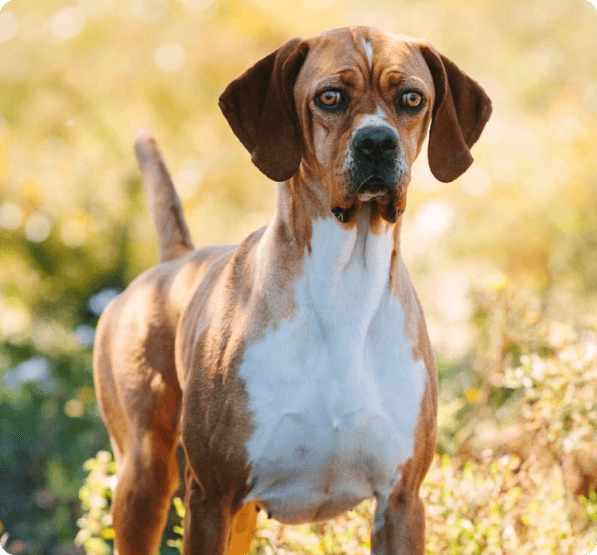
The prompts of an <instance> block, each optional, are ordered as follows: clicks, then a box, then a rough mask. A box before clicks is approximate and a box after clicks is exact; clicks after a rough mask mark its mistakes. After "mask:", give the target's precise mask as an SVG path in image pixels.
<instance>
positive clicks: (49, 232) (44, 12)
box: [0, 0, 597, 555]
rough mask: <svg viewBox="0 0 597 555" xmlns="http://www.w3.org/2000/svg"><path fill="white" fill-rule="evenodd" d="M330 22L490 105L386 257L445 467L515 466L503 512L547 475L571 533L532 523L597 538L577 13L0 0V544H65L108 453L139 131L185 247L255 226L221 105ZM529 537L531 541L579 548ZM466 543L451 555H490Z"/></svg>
mask: <svg viewBox="0 0 597 555" xmlns="http://www.w3.org/2000/svg"><path fill="white" fill-rule="evenodd" d="M345 25H371V26H375V27H380V28H382V29H385V30H388V31H392V32H398V33H404V34H407V35H411V36H414V37H418V38H426V39H428V40H429V41H430V42H431V43H432V44H433V45H434V46H435V47H436V48H437V49H438V50H440V51H441V52H442V53H443V54H445V55H446V56H448V57H449V58H451V59H452V60H454V61H455V62H456V63H457V64H458V65H459V66H460V67H461V68H462V69H463V70H465V71H466V72H467V73H469V74H470V75H471V76H473V77H474V78H475V79H476V80H477V81H479V82H480V83H481V84H482V85H483V87H484V88H485V89H486V91H487V92H488V94H489V96H490V97H491V98H492V100H493V105H494V114H493V116H492V119H491V120H490V122H489V124H488V125H487V128H486V131H485V132H484V133H483V135H482V136H481V138H480V140H479V142H478V143H477V145H475V147H474V148H473V155H474V157H475V164H474V165H473V166H472V168H471V169H470V170H469V171H468V172H467V173H465V174H464V175H463V176H462V177H461V178H460V179H458V180H457V181H455V182H453V183H449V184H442V183H439V182H438V181H436V180H435V179H434V178H433V177H432V175H431V173H430V171H429V169H428V166H427V162H426V154H422V155H421V157H420V159H419V161H418V162H417V164H416V165H415V169H414V173H413V179H412V183H411V185H410V187H409V200H408V208H407V211H406V214H405V216H404V220H405V222H404V225H403V233H402V245H403V251H404V254H405V257H406V261H407V266H408V267H409V269H410V273H411V278H412V280H413V282H414V284H415V286H416V287H417V290H418V292H419V295H420V297H421V299H422V303H423V305H424V307H425V311H426V316H427V321H428V325H429V329H430V334H431V337H432V343H433V345H434V348H435V349H436V360H437V365H438V370H439V374H440V382H441V399H440V400H441V403H442V413H441V415H440V417H441V420H440V424H441V428H440V438H439V440H440V441H439V446H438V452H439V453H440V454H442V455H445V456H446V457H449V460H450V461H451V463H450V464H452V467H451V468H453V469H454V472H456V471H457V469H458V468H461V469H462V468H464V467H463V466H462V465H464V464H467V463H468V462H470V461H476V464H479V465H483V464H485V463H484V462H483V461H486V460H488V459H492V458H495V457H494V456H493V455H495V456H497V455H498V454H500V456H503V454H504V453H506V454H509V455H512V456H516V457H518V459H516V460H518V461H519V465H520V466H517V467H516V468H515V470H514V471H513V472H514V474H513V475H516V476H520V475H521V472H522V470H521V469H523V470H524V471H525V472H526V473H527V474H525V476H528V477H529V482H528V484H527V485H524V484H523V485H520V488H522V490H521V491H523V492H525V493H524V494H523V493H521V494H520V498H521V499H523V501H521V503H522V505H521V506H520V507H519V509H520V513H521V514H522V513H524V512H525V510H526V509H528V508H529V507H530V506H532V501H530V499H532V498H534V499H537V491H539V490H537V488H539V487H543V485H544V484H545V483H547V482H549V481H551V482H550V483H556V482H557V480H559V481H560V482H561V484H562V486H561V488H560V489H558V490H557V492H555V493H554V494H553V498H552V497H549V495H551V493H549V495H548V493H545V492H544V494H545V495H547V497H545V495H544V497H540V499H542V500H543V501H542V506H543V507H547V506H549V503H551V502H552V501H553V503H554V507H555V508H554V509H553V511H554V513H553V514H554V515H556V513H557V515H564V516H557V517H556V516H553V515H552V516H553V518H554V519H556V518H557V519H560V518H564V520H566V522H568V525H567V526H568V527H567V528H566V526H564V528H565V530H564V532H562V530H561V528H562V526H563V525H562V523H561V522H560V520H553V522H552V521H549V518H551V517H548V516H545V515H544V517H542V518H544V521H543V522H544V523H545V522H547V521H549V522H552V523H553V527H554V530H555V529H556V528H557V529H558V530H559V531H558V532H557V535H558V538H559V539H557V542H562V541H563V540H562V537H563V536H562V534H564V536H566V534H567V536H566V537H570V538H572V536H574V537H575V538H577V539H578V538H587V541H589V539H592V538H594V537H595V533H594V526H595V522H596V521H597V509H595V511H594V512H593V513H591V510H592V509H588V508H587V505H586V504H585V505H582V503H581V505H582V507H584V509H582V510H581V509H579V508H578V507H579V506H581V505H579V504H578V503H580V501H578V500H579V499H584V500H585V501H586V500H587V499H589V500H590V497H591V491H594V485H595V482H596V480H595V477H596V476H597V441H596V439H595V437H596V436H597V408H596V406H595V403H596V402H597V386H596V385H595V384H597V370H596V368H597V362H596V361H597V358H596V350H597V349H596V347H595V344H596V341H595V338H596V334H595V330H596V329H597V310H596V309H597V303H596V302H595V289H596V286H597V208H596V207H597V11H596V10H595V8H594V7H593V6H592V5H591V4H589V3H588V2H586V1H585V0H528V1H525V2H520V1H517V0H467V2H466V3H465V2H457V1H452V0H424V1H417V0H392V1H389V0H387V1H386V0H373V1H368V2H367V3H363V2H362V1H357V0H342V1H341V2H340V1H339V0H288V1H285V2H275V1H274V0H252V1H250V0H123V1H120V2H116V1H115V0H48V1H46V2H43V3H40V2H38V1H37V0H12V1H10V2H9V3H7V4H6V5H5V6H4V7H3V8H2V9H1V11H0V292H1V296H0V535H2V533H3V532H4V533H5V534H6V533H7V534H8V536H6V535H4V545H5V548H6V549H8V550H9V551H10V553H13V554H14V555H18V554H19V553H32V554H38V553H48V554H67V553H75V552H77V549H78V550H79V551H78V552H81V551H80V550H81V548H75V547H74V546H73V540H74V537H75V535H76V533H77V524H76V523H77V520H78V519H79V518H80V517H81V508H80V504H79V499H78V490H79V488H80V487H81V485H82V484H83V481H84V479H85V476H86V472H85V470H84V469H83V462H84V461H85V460H87V459H89V458H90V457H92V456H94V455H95V453H96V452H97V451H98V450H100V449H105V448H108V441H107V434H106V432H105V429H104V427H103V425H102V423H101V420H100V418H99V415H98V408H97V404H96V401H95V397H94V391H93V382H92V374H91V364H90V363H91V353H92V348H93V336H94V328H95V325H96V322H97V318H98V316H99V314H100V313H101V311H102V309H103V308H104V307H105V306H106V304H107V303H108V302H109V301H110V299H111V298H113V297H114V296H115V295H116V294H118V293H119V292H120V291H122V289H123V288H124V287H125V286H126V284H127V283H129V282H130V281H131V279H132V278H133V277H134V276H136V275H137V274H138V273H140V272H141V271H143V270H145V269H147V268H148V267H150V266H151V265H153V264H154V263H155V262H156V259H157V241H156V234H155V230H154V226H153V222H152V220H151V217H150V214H149V210H148V206H147V202H146V197H145V194H144V191H143V188H142V185H141V182H140V176H139V173H138V171H137V168H136V164H135V159H134V155H133V150H132V145H133V142H134V139H135V136H136V132H137V129H138V128H139V127H141V126H142V127H145V128H147V129H150V130H151V131H152V132H153V133H154V134H155V135H156V137H157V138H158V141H159V143H160V145H161V147H162V149H163V151H164V154H165V157H166V160H167V162H168V164H169V167H170V169H171V171H172V173H173V178H174V182H175V184H176V186H177V188H178V191H179V193H180V195H181V197H182V201H183V204H184V209H185V213H186V216H187V219H188V221H189V226H190V228H191V232H192V235H193V238H194V241H195V244H196V245H197V246H202V245H208V244H222V243H236V242H239V241H241V240H242V239H243V238H244V237H245V236H246V235H247V234H248V233H249V232H250V231H252V230H254V229H255V228H257V227H259V226H261V225H263V224H264V223H265V222H267V221H268V219H269V218H270V216H271V214H272V212H273V207H274V196H275V186H274V185H273V184H272V183H271V182H269V181H268V179H267V178H265V177H264V176H263V175H261V174H260V173H259V172H258V170H257V169H256V168H255V167H254V166H253V165H252V164H251V162H250V159H249V156H248V154H247V152H246V151H245V150H244V149H243V148H242V146H241V145H240V143H239V142H238V141H237V140H236V139H235V137H234V136H233V134H232V132H231V130H230V129H229V128H228V126H227V124H226V122H225V120H224V118H223V116H222V115H221V113H220V111H219V109H218V107H217V98H218V96H219V94H220V93H221V92H222V90H223V89H224V88H225V86H226V85H227V83H228V82H229V81H230V80H231V79H233V78H235V77H236V76H238V75H239V74H240V73H241V72H242V71H244V69H246V68H247V67H248V66H250V65H251V64H253V63H254V62H255V61H257V60H258V59H259V58H261V57H263V56H264V55H266V54H268V53H269V52H270V51H272V50H273V49H275V48H277V47H278V46H279V45H280V44H282V43H283V42H285V41H286V40H287V39H289V38H291V37H293V36H302V37H309V36H311V35H313V34H316V33H319V32H321V31H324V30H326V29H329V28H332V27H341V26H345ZM571 384H573V385H571ZM571 387H572V389H571ZM517 464H518V463H517ZM459 465H460V466H459ZM525 465H526V466H525ZM479 468H482V467H479ZM508 468H509V467H508ZM554 469H556V470H555V472H556V474H557V476H556V475H552V474H553V472H554ZM549 473H552V474H549ZM546 476H550V480H548V481H547V482H546V481H545V477H546ZM554 476H555V477H554ZM442 480H446V477H445V476H444V477H443V478H442ZM554 480H555V481H554ZM464 481H465V478H463V479H462V480H457V482H458V483H464ZM560 482H557V483H558V484H559V483H560ZM525 483H526V482H525ZM529 484H530V485H529ZM533 484H534V485H533ZM454 487H455V486H454ZM475 487H477V486H475ZM558 487H559V486H558ZM525 488H526V489H525ZM533 488H535V489H533ZM438 491H439V490H438ZM471 491H478V490H475V489H474V488H473V489H472V490H471ZM542 491H543V490H542ZM550 491H551V490H550ZM429 495H430V496H432V492H431V493H430V494H429ZM463 495H464V494H463ZM488 495H489V494H488ZM492 495H493V494H492ZM533 496H534V497H533ZM548 498H549V500H551V501H549V502H548V501H546V499H548ZM561 500H565V502H566V503H569V504H567V505H565V506H563V505H561V503H560V501H561ZM443 502H444V503H445V502H446V500H445V499H444V501H443ZM517 502H518V501H517ZM562 502H563V501H562ZM557 503H560V505H558V504H557ZM596 507H597V505H596ZM583 510H584V512H583ZM514 512H516V511H514ZM507 513H508V514H511V512H508V511H507ZM433 514H434V513H433V511H432V512H431V513H430V518H431V520H433ZM591 515H592V516H591ZM462 518H464V517H462ZM466 518H467V519H468V518H469V517H468V516H467V517H466ZM438 521H439V517H438ZM527 521H528V518H527ZM469 522H470V521H469ZM438 526H439V524H438ZM508 526H510V528H511V530H510V528H507V527H505V528H504V529H503V530H501V531H500V532H499V534H498V535H499V538H501V539H499V541H500V542H506V543H504V545H505V546H506V547H502V548H501V549H502V551H491V553H509V552H510V553H514V552H516V553H517V554H518V555H519V554H520V553H526V551H524V549H523V548H522V547H520V546H518V547H517V549H516V550H511V551H508V547H507V545H514V544H508V543H507V542H509V541H514V540H512V534H514V535H515V536H516V537H517V538H519V539H520V538H522V539H524V538H525V537H527V536H528V537H530V536H529V534H530V532H529V530H530V528H529V526H530V524H529V523H528V522H526V524H525V521H524V518H523V517H522V516H521V517H520V518H519V519H518V520H517V521H516V522H514V523H513V524H511V525H508ZM525 526H526V528H525ZM545 526H546V530H547V529H548V528H549V526H548V525H545ZM464 528H466V526H464ZM525 530H526V531H525ZM566 530H567V532H566ZM546 533H547V532H546ZM500 534H501V535H500ZM525 534H526V536H525ZM554 537H555V536H554ZM508 538H510V539H508ZM522 539H521V540H520V541H522ZM433 541H435V540H433ZM437 541H438V542H439V541H440V540H437ZM446 541H447V540H446ZM450 541H451V545H452V546H454V545H455V543H454V541H452V540H450ZM496 541H498V540H496ZM525 541H526V540H525ZM529 541H530V540H529ZM570 541H573V540H572V539H571V540H570ZM574 541H576V540H574ZM554 542H556V540H554ZM527 543H528V542H527ZM469 545H472V544H469ZM475 545H477V544H475ZM479 545H481V544H479ZM521 545H522V544H521ZM525 545H526V544H525ZM537 545H538V544H535V546H534V550H533V551H532V552H533V553H535V554H537V553H573V552H575V551H573V549H572V547H570V546H572V544H569V545H568V544H565V547H562V546H563V545H564V544H562V543H553V546H556V547H553V546H552V547H549V546H548V548H546V549H548V550H547V551H541V550H540V549H539V548H538V547H537ZM549 545H552V544H549ZM579 545H580V544H576V543H575V544H574V549H576V548H578V549H582V546H581V547H578V546H579ZM437 546H438V547H437V553H440V552H444V553H448V552H450V553H456V551H441V548H440V547H439V546H440V543H438V544H437ZM568 548H570V549H569V550H568ZM429 549H431V548H429ZM475 549H478V550H477V551H475V550H474V549H473V550H471V551H466V550H464V549H463V550H460V551H458V553H465V552H470V553H481V552H483V553H485V552H487V553H490V551H487V550H483V549H482V548H481V547H478V548H475ZM512 549H513V548H512ZM558 549H560V550H558ZM589 550H590V549H587V550H586V551H587V552H588V551H589ZM430 552H431V553H433V551H430Z"/></svg>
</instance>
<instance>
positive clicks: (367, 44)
mask: <svg viewBox="0 0 597 555" xmlns="http://www.w3.org/2000/svg"><path fill="white" fill-rule="evenodd" d="M363 46H364V47H365V55H366V56H367V63H368V64H369V71H371V69H372V68H373V47H372V46H371V43H370V42H369V41H368V40H367V39H363Z"/></svg>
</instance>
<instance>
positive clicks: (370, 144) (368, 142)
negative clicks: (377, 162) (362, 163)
mask: <svg viewBox="0 0 597 555" xmlns="http://www.w3.org/2000/svg"><path fill="white" fill-rule="evenodd" d="M374 149H375V141H374V140H373V139H365V140H364V141H363V142H362V144H361V150H362V151H363V152H364V153H365V154H372V153H373V150H374Z"/></svg>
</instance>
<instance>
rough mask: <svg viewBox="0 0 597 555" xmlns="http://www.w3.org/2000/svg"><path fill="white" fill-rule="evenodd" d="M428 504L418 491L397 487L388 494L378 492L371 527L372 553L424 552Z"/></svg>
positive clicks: (402, 554)
mask: <svg viewBox="0 0 597 555" xmlns="http://www.w3.org/2000/svg"><path fill="white" fill-rule="evenodd" d="M424 552H425V508H424V506H423V502H422V501H421V498H420V497H419V495H418V493H416V492H413V491H409V490H408V489H406V488H404V489H400V490H399V491H395V492H394V493H393V494H392V495H391V496H390V497H389V498H385V497H384V496H381V495H377V496H376V505H375V516H374V519H373V526H372V528H371V553H372V555H423V553H424Z"/></svg>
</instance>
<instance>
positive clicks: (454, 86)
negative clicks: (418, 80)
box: [421, 45, 491, 183]
mask: <svg viewBox="0 0 597 555" xmlns="http://www.w3.org/2000/svg"><path fill="white" fill-rule="evenodd" d="M421 53H422V54H423V57H424V58H425V61H426V62H427V65H428V66H429V69H430V71H431V75H432V77H433V83H434V85H435V104H434V106H433V119H432V121H431V128H430V130H429V148H428V155H429V167H430V168H431V172H432V173H433V175H434V176H435V177H436V179H438V180H439V181H443V182H444V183H447V182H449V181H454V179H456V178H457V177H458V176H460V175H462V174H463V173H464V172H465V171H466V170H467V169H468V168H469V166H470V165H471V164H472V162H473V157H472V155H471V152H470V150H469V149H470V147H472V146H473V145H474V144H475V142H476V141H477V139H478V138H479V136H480V135H481V131H483V128H484V127H485V124H486V123H487V120H488V119H489V116H490V115H491V100H489V97H488V96H487V95H486V94H485V91H484V90H483V89H482V88H481V86H480V85H479V84H478V83H477V82H476V81H474V80H473V79H471V78H470V77H469V76H468V75H466V74H465V73H464V72H462V71H461V70H460V69H459V68H458V67H457V66H456V64H454V62H452V61H451V60H449V59H448V58H446V57H445V56H443V55H441V54H439V53H438V52H437V51H436V50H435V49H434V48H432V47H431V46H429V45H422V46H421Z"/></svg>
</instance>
